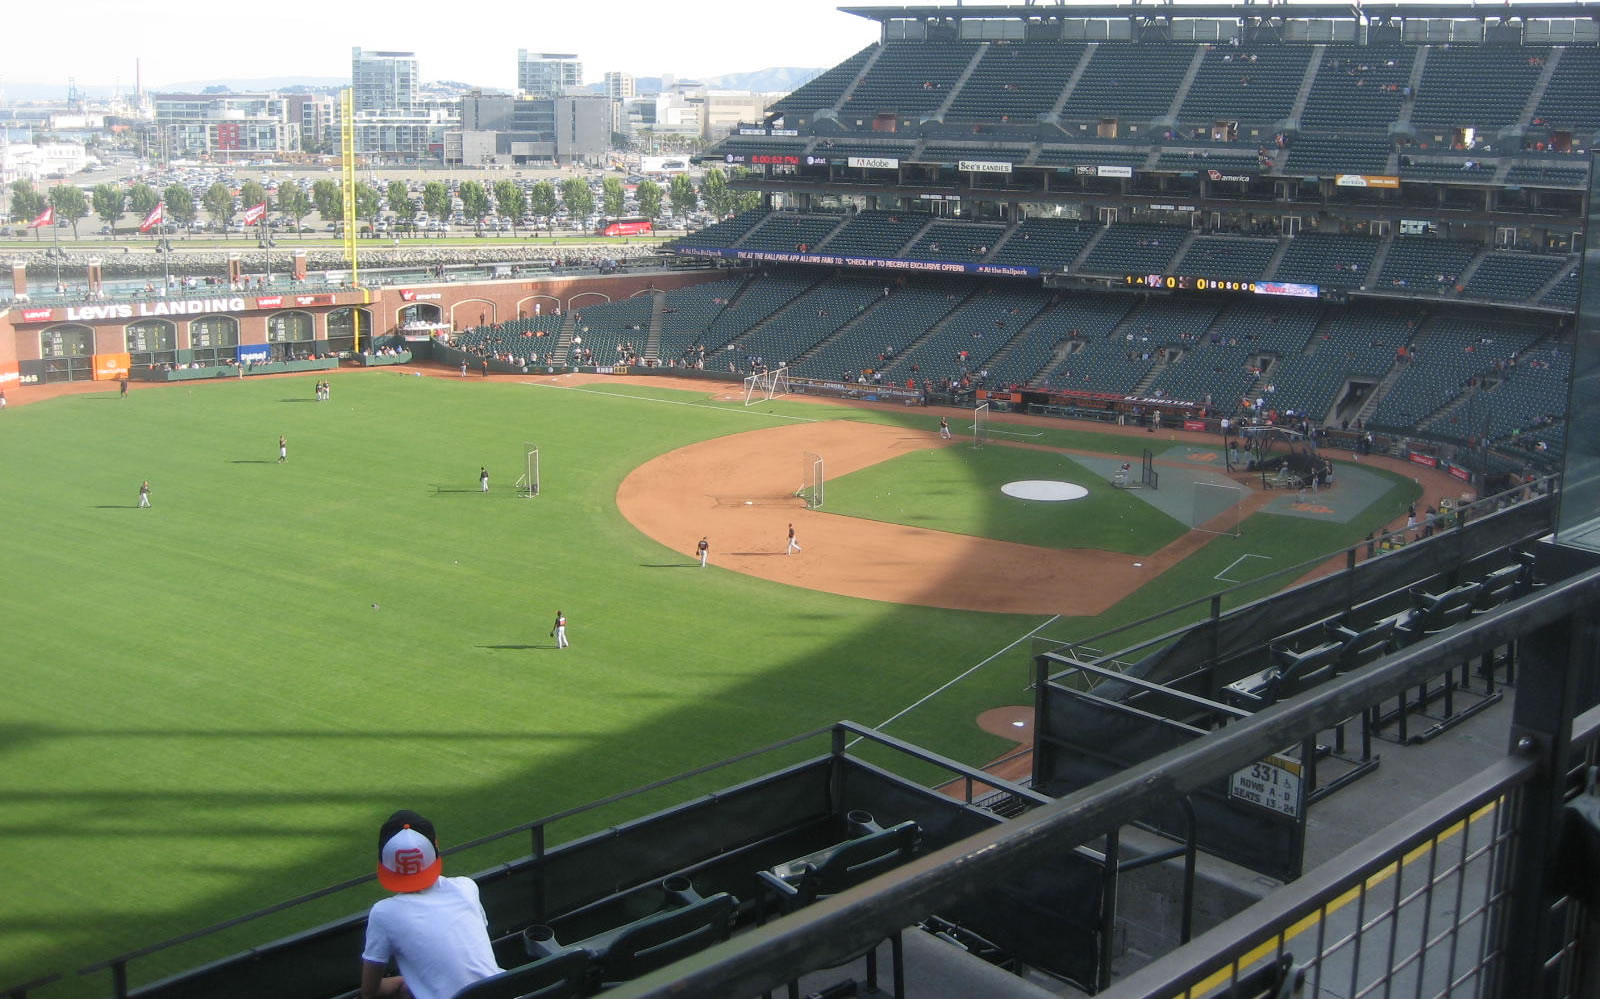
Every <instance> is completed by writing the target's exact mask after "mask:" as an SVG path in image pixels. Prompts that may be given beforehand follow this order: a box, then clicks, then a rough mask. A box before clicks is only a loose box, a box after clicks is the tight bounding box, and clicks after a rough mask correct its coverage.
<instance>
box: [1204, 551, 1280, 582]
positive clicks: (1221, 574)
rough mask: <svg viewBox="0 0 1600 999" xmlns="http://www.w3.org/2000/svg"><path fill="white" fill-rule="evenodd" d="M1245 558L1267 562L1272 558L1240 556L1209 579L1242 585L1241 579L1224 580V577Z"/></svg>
mask: <svg viewBox="0 0 1600 999" xmlns="http://www.w3.org/2000/svg"><path fill="white" fill-rule="evenodd" d="M1247 558H1264V559H1266V560H1267V561H1268V562H1271V561H1272V556H1271V555H1240V556H1239V557H1238V558H1236V559H1234V560H1233V561H1232V562H1229V563H1228V565H1227V567H1226V568H1224V569H1223V570H1222V571H1221V572H1219V573H1217V574H1216V575H1215V576H1212V577H1211V578H1212V579H1216V580H1221V581H1222V582H1224V583H1242V582H1244V580H1242V579H1228V578H1226V576H1227V574H1228V573H1230V572H1232V571H1233V567H1234V566H1236V565H1238V564H1239V563H1240V562H1243V561H1244V560H1245V559H1247Z"/></svg>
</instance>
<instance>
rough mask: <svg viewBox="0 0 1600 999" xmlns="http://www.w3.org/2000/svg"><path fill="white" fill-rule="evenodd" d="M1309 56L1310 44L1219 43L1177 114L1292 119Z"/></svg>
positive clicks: (1188, 118) (1185, 118) (1191, 118)
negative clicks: (1291, 114) (1291, 113)
mask: <svg viewBox="0 0 1600 999" xmlns="http://www.w3.org/2000/svg"><path fill="white" fill-rule="evenodd" d="M1310 58H1311V48H1310V46H1306V45H1263V46H1259V47H1248V48H1236V47H1234V46H1230V45H1218V46H1216V47H1215V48H1212V49H1211V50H1210V51H1208V52H1207V53H1206V54H1205V58H1204V60H1203V61H1202V62H1201V63H1200V72H1199V73H1197V74H1196V75H1195V78H1194V84H1193V86H1191V87H1190V88H1189V93H1188V96H1186V97H1185V98H1184V101H1183V107H1182V109H1181V110H1180V111H1179V112H1178V117H1179V118H1180V119H1182V120H1183V121H1202V120H1206V121H1210V120H1216V119H1229V120H1244V121H1253V122H1263V123H1271V122H1275V121H1278V120H1279V119H1282V118H1287V117H1288V116H1289V112H1290V111H1292V110H1293V109H1294V99H1295V95H1296V94H1297V93H1299V90H1300V81H1301V80H1302V79H1303V78H1304V77H1305V74H1306V64H1307V62H1308V61H1309V60H1310Z"/></svg>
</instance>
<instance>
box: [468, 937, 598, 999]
mask: <svg viewBox="0 0 1600 999" xmlns="http://www.w3.org/2000/svg"><path fill="white" fill-rule="evenodd" d="M588 975H589V955H588V953H587V952H585V951H582V950H578V949H576V948H572V949H568V950H564V951H561V952H559V953H557V954H553V955H551V956H549V957H544V958H540V959H539V960H537V961H530V962H529V963H527V964H524V965H522V966H520V967H516V968H512V969H511V970H510V971H503V972H501V973H500V974H498V975H491V976H490V977H488V978H485V979H483V980H482V981H479V982H474V983H473V984H471V985H468V986H467V987H466V988H464V989H462V990H461V991H460V992H457V993H456V994H455V999H569V997H575V996H581V995H584V994H585V993H586V990H587V981H588Z"/></svg>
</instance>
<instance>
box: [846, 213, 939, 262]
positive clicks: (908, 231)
mask: <svg viewBox="0 0 1600 999" xmlns="http://www.w3.org/2000/svg"><path fill="white" fill-rule="evenodd" d="M931 218H932V216H930V215H920V214H916V213H913V212H858V213H857V214H855V215H853V216H851V217H850V219H849V221H847V222H845V224H844V225H843V226H841V227H840V228H839V231H838V232H837V233H836V234H835V235H834V237H833V238H832V239H830V240H828V245H827V247H826V248H825V250H824V252H826V253H828V254H831V255H847V254H854V255H856V256H862V257H898V256H900V255H901V250H902V249H903V248H904V247H905V245H906V243H907V242H909V241H910V239H911V237H912V236H915V235H916V234H917V230H919V229H921V228H922V227H923V226H925V225H927V224H928V222H929V220H930V219H931Z"/></svg>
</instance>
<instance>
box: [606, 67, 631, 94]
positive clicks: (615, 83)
mask: <svg viewBox="0 0 1600 999" xmlns="http://www.w3.org/2000/svg"><path fill="white" fill-rule="evenodd" d="M605 82H606V96H607V97H609V98H611V99H612V100H614V101H625V100H627V99H628V98H630V97H632V96H634V95H635V94H636V93H638V89H637V88H636V87H635V85H634V79H633V74H631V73H618V72H617V71H615V70H612V71H611V72H609V73H607V74H606V76H605Z"/></svg>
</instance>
